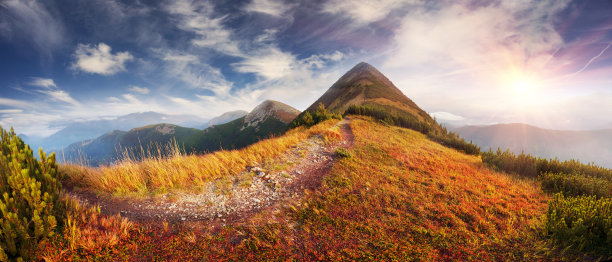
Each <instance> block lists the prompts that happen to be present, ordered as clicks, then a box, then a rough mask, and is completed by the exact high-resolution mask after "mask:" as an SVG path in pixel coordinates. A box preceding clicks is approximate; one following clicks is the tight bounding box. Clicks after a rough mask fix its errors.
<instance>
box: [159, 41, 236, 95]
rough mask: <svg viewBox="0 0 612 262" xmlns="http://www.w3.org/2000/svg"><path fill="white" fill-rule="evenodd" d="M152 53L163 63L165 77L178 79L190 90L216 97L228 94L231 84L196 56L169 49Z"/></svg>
mask: <svg viewBox="0 0 612 262" xmlns="http://www.w3.org/2000/svg"><path fill="white" fill-rule="evenodd" d="M154 52H155V53H156V55H157V56H158V58H160V59H161V61H163V67H164V71H165V73H166V76H167V77H172V78H176V79H179V80H181V81H182V82H183V83H186V84H188V87H190V88H200V89H206V90H210V91H212V92H213V93H215V94H216V95H218V96H227V95H228V94H229V91H230V90H231V88H232V85H233V83H232V82H230V81H227V80H226V79H225V76H224V75H223V74H222V73H221V71H220V70H219V69H217V68H214V67H212V66H210V65H208V64H206V63H203V62H201V61H200V58H199V57H198V56H196V55H194V54H190V53H186V52H181V51H176V50H170V49H156V50H155V51H154Z"/></svg>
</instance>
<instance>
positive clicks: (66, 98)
mask: <svg viewBox="0 0 612 262" xmlns="http://www.w3.org/2000/svg"><path fill="white" fill-rule="evenodd" d="M38 92H40V93H42V94H45V95H47V96H48V97H49V98H50V99H52V100H55V101H59V102H64V103H68V104H71V105H80V103H79V102H77V101H76V100H74V98H72V96H70V94H68V93H67V92H66V91H64V90H59V89H42V90H38Z"/></svg>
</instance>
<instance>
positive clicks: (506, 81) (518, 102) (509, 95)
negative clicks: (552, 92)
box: [498, 68, 543, 109]
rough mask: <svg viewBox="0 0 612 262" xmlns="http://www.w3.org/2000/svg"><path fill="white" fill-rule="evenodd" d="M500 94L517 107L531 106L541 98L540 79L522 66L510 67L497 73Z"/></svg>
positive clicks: (536, 103)
mask: <svg viewBox="0 0 612 262" xmlns="http://www.w3.org/2000/svg"><path fill="white" fill-rule="evenodd" d="M498 76H499V78H500V79H499V80H500V81H501V82H500V84H501V85H500V86H501V87H502V88H501V90H500V91H501V95H502V96H504V98H505V99H507V101H510V102H511V103H512V104H513V105H515V106H516V107H517V108H523V109H525V108H533V107H534V106H536V105H538V100H539V99H540V98H541V92H542V85H543V82H542V81H541V79H540V78H539V77H538V76H537V75H536V74H535V73H534V72H531V71H528V70H525V69H522V68H520V69H519V68H511V69H510V70H506V71H503V72H501V73H500V74H499V75H498Z"/></svg>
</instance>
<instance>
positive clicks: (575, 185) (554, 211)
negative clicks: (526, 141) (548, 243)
mask: <svg viewBox="0 0 612 262" xmlns="http://www.w3.org/2000/svg"><path fill="white" fill-rule="evenodd" d="M482 161H483V162H484V163H486V164H488V165H490V166H492V167H493V168H494V169H496V170H498V171H504V172H508V173H515V174H518V175H520V176H523V177H528V178H534V179H538V180H539V181H540V183H541V185H542V188H543V189H544V190H545V191H548V192H550V193H554V194H555V196H554V198H553V199H552V200H551V201H550V202H549V204H548V211H547V214H546V220H545V221H544V234H545V235H546V236H547V237H549V238H550V239H551V240H552V242H553V243H555V244H558V245H563V246H566V247H571V248H573V249H574V250H578V251H585V252H588V253H591V254H593V255H597V256H600V257H602V258H604V259H612V248H610V247H612V170H610V169H606V168H603V167H599V166H596V165H594V164H582V163H580V162H579V161H576V160H569V161H559V160H558V159H543V158H539V157H535V156H532V155H529V154H525V153H521V154H518V155H515V154H514V153H512V152H510V151H509V150H506V151H502V150H500V149H497V151H495V152H493V151H491V150H490V151H488V152H483V153H482Z"/></svg>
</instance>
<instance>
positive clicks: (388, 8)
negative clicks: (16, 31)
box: [323, 0, 419, 24]
mask: <svg viewBox="0 0 612 262" xmlns="http://www.w3.org/2000/svg"><path fill="white" fill-rule="evenodd" d="M418 2H419V1H418V0H410V1H406V0H330V1H327V2H326V3H325V4H324V5H323V12H326V13H330V14H334V15H342V16H346V17H349V18H351V19H352V20H354V21H356V22H357V23H359V24H368V23H372V22H376V21H379V20H381V19H383V18H385V17H386V16H387V15H388V14H389V13H390V12H392V11H393V10H395V9H397V8H399V7H401V6H404V5H406V4H415V3H418Z"/></svg>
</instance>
